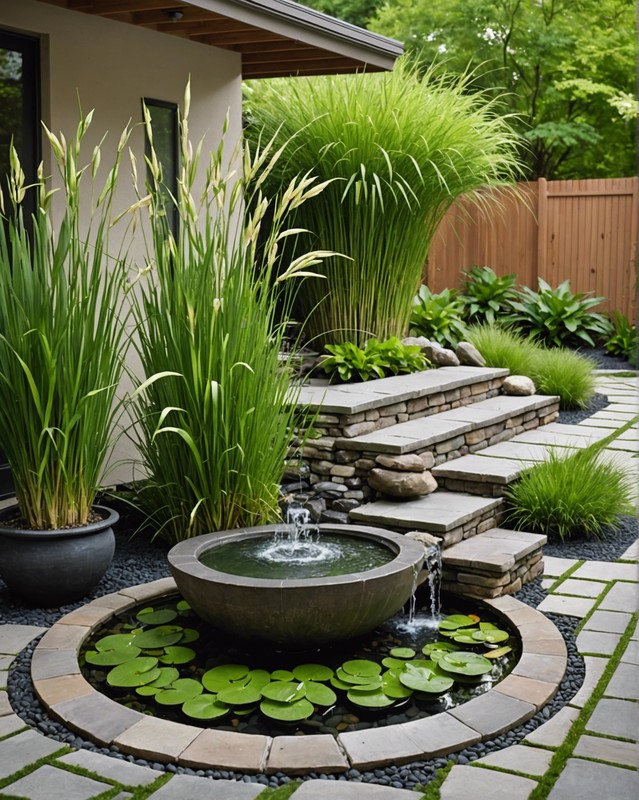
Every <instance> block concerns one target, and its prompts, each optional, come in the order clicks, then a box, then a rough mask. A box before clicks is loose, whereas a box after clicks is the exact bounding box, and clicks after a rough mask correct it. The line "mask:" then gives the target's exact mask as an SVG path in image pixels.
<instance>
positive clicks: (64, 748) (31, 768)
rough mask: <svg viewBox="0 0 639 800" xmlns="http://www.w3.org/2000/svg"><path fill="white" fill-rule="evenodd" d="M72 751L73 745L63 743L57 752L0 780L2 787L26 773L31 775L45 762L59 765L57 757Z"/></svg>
mask: <svg viewBox="0 0 639 800" xmlns="http://www.w3.org/2000/svg"><path fill="white" fill-rule="evenodd" d="M72 752H73V748H72V747H69V746H68V745H64V744H61V745H60V749H59V750H56V752H55V753H52V754H51V755H50V756H45V757H44V758H40V759H38V760H37V761H34V762H33V763H31V764H27V766H26V767H23V768H22V769H19V770H18V771H17V772H13V773H12V774H11V775H9V776H7V777H6V778H3V779H2V780H0V789H3V788H4V787H5V786H8V785H9V784H10V783H15V781H19V780H20V778H24V776H25V775H30V774H31V773H32V772H35V771H36V770H37V769H38V767H43V766H44V765H45V764H49V765H51V766H53V767H55V766H57V764H56V763H55V760H56V758H60V756H66V755H67V753H72ZM0 797H2V800H4V795H0Z"/></svg>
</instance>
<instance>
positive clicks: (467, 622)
mask: <svg viewBox="0 0 639 800" xmlns="http://www.w3.org/2000/svg"><path fill="white" fill-rule="evenodd" d="M476 622H477V620H476V619H473V618H472V617H467V616H465V615H464V614H450V615H449V616H448V617H444V619H443V620H442V621H441V622H440V623H439V630H440V631H441V630H446V631H454V630H457V628H468V627H471V626H474V625H475V624H476Z"/></svg>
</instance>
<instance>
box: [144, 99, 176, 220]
mask: <svg viewBox="0 0 639 800" xmlns="http://www.w3.org/2000/svg"><path fill="white" fill-rule="evenodd" d="M144 104H145V105H146V107H147V108H148V109H149V113H150V115H151V131H152V133H153V147H154V148H155V152H156V155H157V157H158V161H159V162H160V165H161V167H162V181H163V184H164V190H165V193H166V197H165V199H166V202H167V210H168V213H169V227H170V229H171V231H172V232H173V235H174V236H177V232H178V212H177V208H176V207H175V205H174V204H173V203H172V202H171V200H170V197H169V194H172V195H173V197H176V196H177V179H178V107H177V104H176V103H166V102H164V101H163V100H152V99H151V98H148V97H145V98H144ZM146 148H147V156H148V155H149V151H150V147H149V141H148V139H147V142H146Z"/></svg>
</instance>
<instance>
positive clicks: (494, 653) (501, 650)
mask: <svg viewBox="0 0 639 800" xmlns="http://www.w3.org/2000/svg"><path fill="white" fill-rule="evenodd" d="M511 650H512V647H510V645H504V647H497V648H496V649H495V650H489V651H488V652H487V653H484V658H491V659H494V658H501V657H502V656H505V655H506V654H507V653H510V651H511Z"/></svg>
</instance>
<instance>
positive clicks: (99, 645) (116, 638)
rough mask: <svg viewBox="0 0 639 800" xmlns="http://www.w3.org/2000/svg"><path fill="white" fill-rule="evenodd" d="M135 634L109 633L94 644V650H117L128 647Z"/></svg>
mask: <svg viewBox="0 0 639 800" xmlns="http://www.w3.org/2000/svg"><path fill="white" fill-rule="evenodd" d="M134 638H135V633H134V631H133V630H131V633H111V634H109V635H108V636H103V637H102V638H101V639H98V641H97V642H96V643H95V649H96V650H100V651H102V650H119V649H120V648H122V647H129V646H130V645H131V644H133V639H134Z"/></svg>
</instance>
